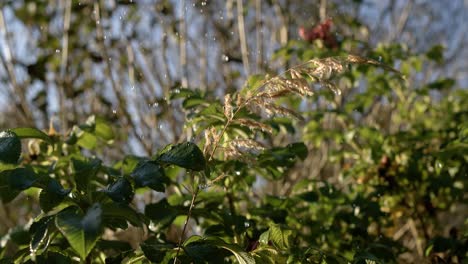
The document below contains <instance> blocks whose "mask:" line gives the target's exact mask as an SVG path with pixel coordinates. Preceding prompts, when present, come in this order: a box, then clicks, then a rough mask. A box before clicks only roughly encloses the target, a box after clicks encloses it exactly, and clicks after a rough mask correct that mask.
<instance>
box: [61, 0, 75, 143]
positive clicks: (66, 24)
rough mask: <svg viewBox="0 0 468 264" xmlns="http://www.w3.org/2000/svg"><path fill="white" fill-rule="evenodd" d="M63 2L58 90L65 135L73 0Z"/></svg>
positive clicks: (62, 128)
mask: <svg viewBox="0 0 468 264" xmlns="http://www.w3.org/2000/svg"><path fill="white" fill-rule="evenodd" d="M64 1H65V3H64V2H63V1H62V5H63V36H62V57H61V62H60V83H61V84H62V85H61V86H62V87H61V88H60V89H58V94H59V104H60V113H59V115H60V122H61V123H62V127H61V130H62V133H63V135H65V133H66V131H67V118H66V117H67V116H66V114H67V112H68V111H67V110H66V109H65V108H66V105H65V100H66V98H65V75H66V74H67V64H68V32H69V30H70V16H71V5H72V3H71V0H64Z"/></svg>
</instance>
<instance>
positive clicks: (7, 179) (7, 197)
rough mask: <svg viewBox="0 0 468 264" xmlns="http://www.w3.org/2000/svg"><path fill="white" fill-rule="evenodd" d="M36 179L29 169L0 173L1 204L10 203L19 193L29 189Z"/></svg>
mask: <svg viewBox="0 0 468 264" xmlns="http://www.w3.org/2000/svg"><path fill="white" fill-rule="evenodd" d="M37 179H38V177H37V175H36V174H35V173H34V171H33V170H31V169H29V168H16V169H13V170H5V171H2V172H0V197H1V198H2V200H3V202H10V201H11V200H13V199H14V198H15V197H16V196H17V195H18V194H19V193H20V192H21V191H23V190H26V189H28V188H29V187H31V186H32V185H33V184H34V183H35V182H36V181H37Z"/></svg>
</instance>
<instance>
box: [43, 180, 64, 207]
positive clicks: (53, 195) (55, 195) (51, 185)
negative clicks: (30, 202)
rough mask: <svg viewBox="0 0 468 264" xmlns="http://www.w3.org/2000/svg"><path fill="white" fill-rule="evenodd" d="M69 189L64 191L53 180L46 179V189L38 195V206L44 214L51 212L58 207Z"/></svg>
mask: <svg viewBox="0 0 468 264" xmlns="http://www.w3.org/2000/svg"><path fill="white" fill-rule="evenodd" d="M70 192H71V189H64V188H63V187H62V185H61V184H60V183H59V182H58V181H57V180H55V179H51V178H50V179H48V182H47V187H46V188H45V189H43V190H42V191H41V193H40V195H39V204H40V206H41V209H42V210H43V211H44V212H48V211H50V210H52V209H53V208H54V207H56V206H57V205H59V204H60V203H61V202H62V201H63V199H64V198H65V196H67V195H68V194H69V193H70Z"/></svg>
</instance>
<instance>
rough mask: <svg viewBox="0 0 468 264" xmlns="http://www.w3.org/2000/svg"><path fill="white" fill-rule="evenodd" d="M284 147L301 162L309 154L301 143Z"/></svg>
mask: <svg viewBox="0 0 468 264" xmlns="http://www.w3.org/2000/svg"><path fill="white" fill-rule="evenodd" d="M286 147H287V148H288V150H289V151H290V152H292V153H294V154H295V155H296V156H297V157H299V158H300V159H301V160H304V159H305V158H307V155H308V154H309V151H308V150H307V147H306V145H305V144H304V143H302V142H297V143H291V144H289V145H287V146H286Z"/></svg>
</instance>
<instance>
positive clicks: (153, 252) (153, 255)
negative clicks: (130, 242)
mask: <svg viewBox="0 0 468 264" xmlns="http://www.w3.org/2000/svg"><path fill="white" fill-rule="evenodd" d="M140 247H141V250H142V251H143V253H144V254H145V257H146V258H148V259H149V260H150V261H151V262H153V263H163V260H164V258H165V257H166V254H167V253H168V252H171V251H172V250H173V249H174V245H171V244H165V243H162V242H160V241H158V240H156V239H155V238H150V239H148V240H146V241H145V242H144V243H142V244H141V245H140Z"/></svg>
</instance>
